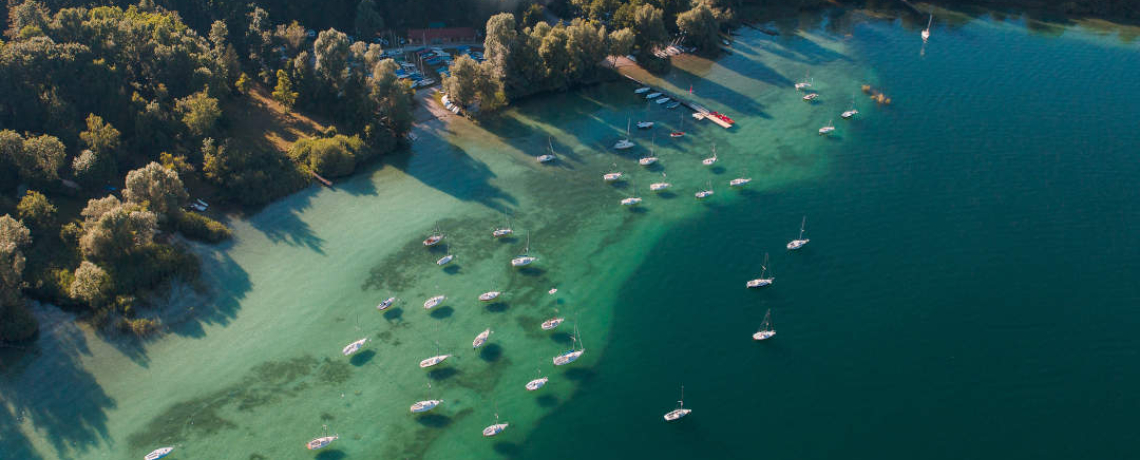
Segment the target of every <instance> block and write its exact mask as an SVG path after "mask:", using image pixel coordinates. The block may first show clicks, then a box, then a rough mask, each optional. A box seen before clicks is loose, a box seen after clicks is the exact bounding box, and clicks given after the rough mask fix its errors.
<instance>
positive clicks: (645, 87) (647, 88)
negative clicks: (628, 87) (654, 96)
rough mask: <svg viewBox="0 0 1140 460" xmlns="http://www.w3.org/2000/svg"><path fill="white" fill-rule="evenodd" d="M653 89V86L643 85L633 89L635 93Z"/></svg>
mask: <svg viewBox="0 0 1140 460" xmlns="http://www.w3.org/2000/svg"><path fill="white" fill-rule="evenodd" d="M652 89H653V88H650V87H648V86H642V87H641V88H637V89H635V90H633V93H634V94H645V93H648V92H649V91H650V90H652Z"/></svg>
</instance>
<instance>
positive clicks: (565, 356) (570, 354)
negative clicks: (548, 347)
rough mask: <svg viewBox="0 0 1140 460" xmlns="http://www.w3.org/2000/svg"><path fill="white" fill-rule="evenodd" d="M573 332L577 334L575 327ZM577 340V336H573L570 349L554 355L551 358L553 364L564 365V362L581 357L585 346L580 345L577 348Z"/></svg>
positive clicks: (568, 362) (570, 361) (567, 362)
mask: <svg viewBox="0 0 1140 460" xmlns="http://www.w3.org/2000/svg"><path fill="white" fill-rule="evenodd" d="M574 332H575V334H577V332H578V330H577V328H574ZM578 342H579V340H578V337H576V336H575V337H574V343H573V344H572V345H571V348H570V351H567V352H565V353H562V354H560V355H558V356H555V357H554V359H553V361H554V365H555V366H564V365H566V364H570V363H572V362H574V361H577V360H578V358H581V357H582V354H583V353H585V352H586V348H585V347H582V348H581V349H579V348H578Z"/></svg>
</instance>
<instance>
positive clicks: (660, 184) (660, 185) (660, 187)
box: [649, 182, 673, 192]
mask: <svg viewBox="0 0 1140 460" xmlns="http://www.w3.org/2000/svg"><path fill="white" fill-rule="evenodd" d="M672 186H673V184H670V183H668V182H658V183H656V184H650V185H649V190H652V191H654V192H660V191H662V190H665V189H667V188H669V187H672Z"/></svg>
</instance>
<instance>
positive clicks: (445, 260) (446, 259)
mask: <svg viewBox="0 0 1140 460" xmlns="http://www.w3.org/2000/svg"><path fill="white" fill-rule="evenodd" d="M453 260H455V254H448V255H446V256H443V257H440V258H439V260H437V261H435V264H436V265H439V266H441V267H442V266H444V265H447V264H449V263H451V261H453Z"/></svg>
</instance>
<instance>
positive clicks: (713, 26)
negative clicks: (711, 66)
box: [677, 2, 720, 53]
mask: <svg viewBox="0 0 1140 460" xmlns="http://www.w3.org/2000/svg"><path fill="white" fill-rule="evenodd" d="M718 15H719V11H714V10H713V9H712V8H710V7H709V5H708V4H707V3H704V2H697V3H696V4H695V5H694V6H693V9H691V10H689V11H686V12H684V13H681V14H678V15H677V28H678V29H679V30H680V31H681V33H682V34H684V35H685V39H686V41H687V42H688V43H689V44H691V45H692V46H694V47H696V48H697V50H699V51H701V52H704V53H713V52H716V51H718V50H720V46H719V42H720V22H719V20H718V19H717V16H718Z"/></svg>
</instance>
